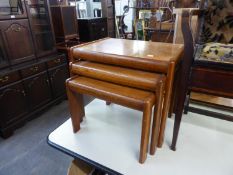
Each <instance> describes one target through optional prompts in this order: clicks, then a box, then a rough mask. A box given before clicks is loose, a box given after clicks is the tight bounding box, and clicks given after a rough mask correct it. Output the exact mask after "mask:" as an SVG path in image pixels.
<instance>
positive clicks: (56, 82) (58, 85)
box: [49, 64, 69, 98]
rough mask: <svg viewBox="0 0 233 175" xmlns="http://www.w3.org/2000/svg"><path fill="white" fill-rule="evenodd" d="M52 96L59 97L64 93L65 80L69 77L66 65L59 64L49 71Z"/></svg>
mask: <svg viewBox="0 0 233 175" xmlns="http://www.w3.org/2000/svg"><path fill="white" fill-rule="evenodd" d="M49 77H50V81H51V86H52V91H53V97H54V98H56V97H59V96H61V95H64V94H65V90H66V88H65V81H66V79H67V78H68V77H69V73H68V67H67V65H66V64H65V65H63V66H60V67H58V68H56V69H53V70H50V71H49Z"/></svg>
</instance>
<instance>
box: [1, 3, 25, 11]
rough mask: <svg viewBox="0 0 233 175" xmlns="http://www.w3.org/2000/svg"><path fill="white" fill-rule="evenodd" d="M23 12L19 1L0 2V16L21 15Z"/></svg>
mask: <svg viewBox="0 0 233 175" xmlns="http://www.w3.org/2000/svg"><path fill="white" fill-rule="evenodd" d="M23 12H24V11H23V4H22V1H21V0H0V15H22V14H23Z"/></svg>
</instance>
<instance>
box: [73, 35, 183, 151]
mask: <svg viewBox="0 0 233 175" xmlns="http://www.w3.org/2000/svg"><path fill="white" fill-rule="evenodd" d="M183 50H184V47H183V44H171V43H159V42H148V41H137V40H125V39H113V38H105V39H101V40H97V41H94V42H91V43H87V44H83V45H79V46H75V47H73V48H71V50H70V59H71V64H70V65H72V62H75V60H79V59H85V60H88V61H93V62H101V63H105V64H112V65H118V66H122V65H127V66H128V67H130V68H133V69H139V70H144V71H149V72H156V73H160V74H164V75H165V76H166V81H165V88H164V94H165V95H164V102H163V111H162V117H161V124H160V133H159V139H158V145H157V146H158V147H162V144H163V140H164V130H165V125H166V119H167V116H168V113H169V107H170V101H171V100H170V99H171V93H172V88H173V80H174V76H175V71H176V69H177V67H178V65H179V62H180V60H181V58H182V55H183Z"/></svg>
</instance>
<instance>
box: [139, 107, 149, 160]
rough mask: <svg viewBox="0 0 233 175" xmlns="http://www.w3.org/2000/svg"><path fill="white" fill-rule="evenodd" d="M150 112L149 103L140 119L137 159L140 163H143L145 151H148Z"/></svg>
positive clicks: (145, 155)
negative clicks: (139, 142)
mask: <svg viewBox="0 0 233 175" xmlns="http://www.w3.org/2000/svg"><path fill="white" fill-rule="evenodd" d="M151 110H152V105H151V104H149V103H148V104H146V105H145V108H144V111H143V118H142V133H141V146H140V157H139V162H140V163H144V162H145V160H146V157H147V149H148V144H149V135H150V122H151Z"/></svg>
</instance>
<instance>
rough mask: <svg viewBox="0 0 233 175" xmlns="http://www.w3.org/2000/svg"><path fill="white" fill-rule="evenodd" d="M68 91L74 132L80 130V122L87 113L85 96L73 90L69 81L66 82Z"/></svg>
mask: <svg viewBox="0 0 233 175" xmlns="http://www.w3.org/2000/svg"><path fill="white" fill-rule="evenodd" d="M66 92H67V97H68V102H69V110H70V115H71V120H72V125H73V131H74V133H75V132H77V131H79V130H80V122H81V121H82V118H83V116H84V115H85V112H84V105H83V96H82V95H81V94H78V93H76V92H73V91H72V90H71V89H70V88H69V83H68V82H67V83H66Z"/></svg>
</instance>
